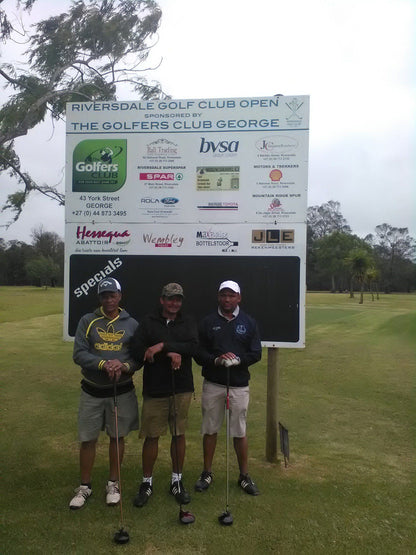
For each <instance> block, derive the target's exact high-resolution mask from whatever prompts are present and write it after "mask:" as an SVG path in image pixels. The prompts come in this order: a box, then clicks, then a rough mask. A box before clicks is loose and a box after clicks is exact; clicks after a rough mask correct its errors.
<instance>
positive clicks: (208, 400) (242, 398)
mask: <svg viewBox="0 0 416 555" xmlns="http://www.w3.org/2000/svg"><path fill="white" fill-rule="evenodd" d="M249 392H250V390H249V386H247V387H230V435H231V437H245V435H246V427H247V426H246V424H247V410H248V403H249V398H250V394H249ZM226 398H227V388H226V387H225V385H219V384H215V383H212V382H209V381H208V380H204V383H203V384H202V425H201V433H202V434H216V433H218V432H219V431H220V429H221V426H222V423H223V420H224V415H225V402H226Z"/></svg>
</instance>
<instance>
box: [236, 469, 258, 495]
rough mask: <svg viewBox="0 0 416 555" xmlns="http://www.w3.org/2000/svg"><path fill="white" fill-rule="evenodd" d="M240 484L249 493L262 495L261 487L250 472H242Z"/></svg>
mask: <svg viewBox="0 0 416 555" xmlns="http://www.w3.org/2000/svg"><path fill="white" fill-rule="evenodd" d="M238 485H239V486H240V487H241V488H242V489H243V490H244V491H245V492H246V493H248V494H249V495H260V492H259V489H258V487H257V486H256V484H255V483H254V482H253V480H252V479H251V478H250V476H249V475H248V474H246V475H245V476H243V475H242V474H240V477H239V479H238Z"/></svg>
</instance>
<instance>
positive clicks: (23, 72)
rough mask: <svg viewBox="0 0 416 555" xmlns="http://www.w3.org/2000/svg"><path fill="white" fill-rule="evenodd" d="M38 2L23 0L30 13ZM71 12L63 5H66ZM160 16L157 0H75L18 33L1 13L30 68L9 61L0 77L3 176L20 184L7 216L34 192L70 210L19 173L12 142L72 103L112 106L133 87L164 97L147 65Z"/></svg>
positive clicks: (0, 23)
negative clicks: (0, 89) (1, 88)
mask: <svg viewBox="0 0 416 555" xmlns="http://www.w3.org/2000/svg"><path fill="white" fill-rule="evenodd" d="M35 1H36V0H17V4H18V5H19V6H20V7H21V8H22V9H23V10H30V9H31V8H32V5H33V4H34V3H35ZM62 9H63V10H64V9H65V6H64V5H63V6H62ZM161 15H162V14H161V10H160V9H159V7H158V5H157V3H156V2H155V1H154V0H76V1H73V2H72V3H71V5H70V7H69V9H68V10H67V11H64V12H63V13H61V14H60V15H57V16H52V17H49V18H48V19H45V20H42V21H39V22H38V23H37V24H35V25H34V26H32V28H31V30H27V29H24V28H22V29H18V28H16V27H15V26H14V24H13V23H12V22H11V21H10V19H9V18H8V15H7V14H6V13H5V11H4V9H2V8H1V7H0V30H1V39H2V41H3V42H5V41H12V40H14V38H15V36H16V35H17V34H18V35H19V36H22V35H23V36H24V37H25V39H26V41H27V46H28V47H27V50H26V54H25V56H26V62H27V64H26V65H24V66H20V65H17V64H12V63H7V62H4V63H2V64H0V76H1V77H2V79H3V81H4V82H5V84H6V87H7V88H8V89H9V90H10V92H11V94H10V96H9V98H8V100H7V101H6V102H5V103H4V104H3V106H2V107H1V109H0V172H7V173H8V174H9V175H10V176H11V177H12V178H15V179H16V180H17V183H18V184H19V186H20V188H19V189H18V190H17V191H16V192H15V193H13V194H11V195H9V197H8V199H7V202H6V204H5V205H4V207H3V210H11V211H12V213H14V217H13V220H12V221H16V220H17V219H18V218H19V216H20V214H21V212H22V209H23V206H24V203H25V201H26V200H27V198H28V195H29V194H30V193H31V192H32V191H39V192H41V193H42V194H44V195H46V196H48V197H50V198H53V199H55V200H57V201H58V202H59V203H60V204H63V203H64V195H63V194H62V193H60V192H59V191H58V190H57V189H56V187H54V186H50V185H48V184H46V185H40V184H38V183H36V181H35V180H34V179H32V177H31V176H30V174H29V173H28V172H27V171H25V169H24V168H22V167H21V162H20V158H19V155H18V153H17V152H16V150H15V148H14V141H15V139H16V138H18V137H23V136H26V135H27V134H28V133H29V132H30V131H31V130H32V129H33V128H34V127H36V126H37V125H38V124H39V123H41V122H42V121H44V119H45V118H46V117H47V116H50V117H51V118H52V119H53V120H59V119H61V118H62V117H63V116H64V114H65V106H66V103H67V102H87V101H94V100H97V101H98V100H112V99H116V98H117V90H118V88H119V87H120V85H122V84H128V85H129V86H130V87H131V89H132V90H134V91H135V92H136V94H137V95H138V96H139V97H140V98H144V99H150V98H165V97H166V95H165V94H164V93H163V91H162V90H161V87H160V85H159V83H157V82H151V81H148V79H147V77H146V75H147V72H148V71H149V69H151V68H148V67H146V66H145V65H144V64H145V62H146V60H147V58H148V54H149V51H150V49H151V47H152V45H153V44H154V43H155V41H156V40H157V30H158V28H159V24H160V19H161Z"/></svg>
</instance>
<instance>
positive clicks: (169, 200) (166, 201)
mask: <svg viewBox="0 0 416 555" xmlns="http://www.w3.org/2000/svg"><path fill="white" fill-rule="evenodd" d="M161 202H163V204H176V203H177V202H179V199H178V198H175V197H165V198H162V199H161Z"/></svg>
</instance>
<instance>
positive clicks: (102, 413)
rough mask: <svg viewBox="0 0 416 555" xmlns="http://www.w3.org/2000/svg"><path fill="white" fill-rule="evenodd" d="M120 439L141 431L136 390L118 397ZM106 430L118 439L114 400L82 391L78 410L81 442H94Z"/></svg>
mask: <svg viewBox="0 0 416 555" xmlns="http://www.w3.org/2000/svg"><path fill="white" fill-rule="evenodd" d="M117 424H118V437H126V436H127V434H128V433H129V432H131V431H132V430H138V429H139V409H138V406H137V397H136V392H135V391H134V389H133V390H132V391H128V392H127V393H123V394H121V395H118V396H117ZM102 430H105V431H106V432H107V434H108V435H109V436H110V437H116V426H115V413H114V398H113V397H105V398H99V397H93V396H92V395H89V394H88V393H85V391H81V397H80V400H79V409H78V439H79V441H94V440H96V439H98V436H99V435H100V432H101V431H102Z"/></svg>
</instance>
